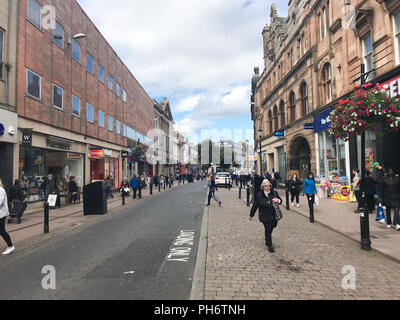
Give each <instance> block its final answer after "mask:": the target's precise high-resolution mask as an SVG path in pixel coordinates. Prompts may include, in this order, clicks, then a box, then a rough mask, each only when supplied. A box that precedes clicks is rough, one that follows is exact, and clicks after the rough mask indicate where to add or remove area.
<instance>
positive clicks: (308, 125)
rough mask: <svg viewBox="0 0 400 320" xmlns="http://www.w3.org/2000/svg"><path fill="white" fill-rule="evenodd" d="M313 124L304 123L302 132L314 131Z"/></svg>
mask: <svg viewBox="0 0 400 320" xmlns="http://www.w3.org/2000/svg"><path fill="white" fill-rule="evenodd" d="M314 128H315V124H314V123H305V124H304V130H314Z"/></svg>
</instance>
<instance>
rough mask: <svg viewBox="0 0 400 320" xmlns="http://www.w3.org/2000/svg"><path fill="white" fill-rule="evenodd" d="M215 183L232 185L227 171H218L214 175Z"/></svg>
mask: <svg viewBox="0 0 400 320" xmlns="http://www.w3.org/2000/svg"><path fill="white" fill-rule="evenodd" d="M215 184H216V185H217V186H219V185H225V184H226V185H229V186H230V187H232V177H231V175H230V174H229V173H228V172H219V173H217V175H216V176H215Z"/></svg>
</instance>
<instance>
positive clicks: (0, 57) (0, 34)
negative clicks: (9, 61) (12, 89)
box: [0, 29, 4, 78]
mask: <svg viewBox="0 0 400 320" xmlns="http://www.w3.org/2000/svg"><path fill="white" fill-rule="evenodd" d="M3 39H4V31H3V30H1V29H0V78H1V77H2V76H3V75H2V71H3V68H2V65H1V63H2V62H3V42H4V40H3Z"/></svg>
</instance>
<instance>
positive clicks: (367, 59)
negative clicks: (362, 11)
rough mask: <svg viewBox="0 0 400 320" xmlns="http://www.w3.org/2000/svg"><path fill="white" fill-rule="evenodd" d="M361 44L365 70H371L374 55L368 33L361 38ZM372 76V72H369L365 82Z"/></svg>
mask: <svg viewBox="0 0 400 320" xmlns="http://www.w3.org/2000/svg"><path fill="white" fill-rule="evenodd" d="M362 45H363V58H364V64H365V72H368V71H371V70H372V69H373V68H374V57H373V50H372V37H371V34H368V35H367V36H366V37H364V38H363V39H362ZM371 78H372V73H370V74H369V76H368V78H367V82H368V81H369V80H370V79H371Z"/></svg>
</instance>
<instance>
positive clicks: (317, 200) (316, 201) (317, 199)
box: [315, 196, 319, 206]
mask: <svg viewBox="0 0 400 320" xmlns="http://www.w3.org/2000/svg"><path fill="white" fill-rule="evenodd" d="M315 204H316V205H317V206H319V197H318V196H316V197H315Z"/></svg>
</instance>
